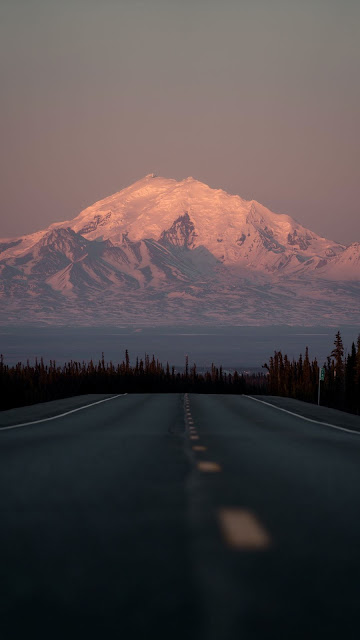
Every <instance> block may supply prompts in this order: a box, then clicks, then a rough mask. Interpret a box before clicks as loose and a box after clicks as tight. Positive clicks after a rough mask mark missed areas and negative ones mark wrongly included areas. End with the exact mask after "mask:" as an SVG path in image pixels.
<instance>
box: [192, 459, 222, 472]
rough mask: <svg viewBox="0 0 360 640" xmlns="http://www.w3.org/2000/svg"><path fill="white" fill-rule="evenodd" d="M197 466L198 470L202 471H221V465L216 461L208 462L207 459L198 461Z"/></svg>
mask: <svg viewBox="0 0 360 640" xmlns="http://www.w3.org/2000/svg"><path fill="white" fill-rule="evenodd" d="M197 468H198V469H199V471H203V472H204V473H218V472H219V471H221V467H220V465H219V464H218V463H217V462H210V461H207V460H203V461H201V462H198V463H197Z"/></svg>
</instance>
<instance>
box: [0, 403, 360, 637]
mask: <svg viewBox="0 0 360 640" xmlns="http://www.w3.org/2000/svg"><path fill="white" fill-rule="evenodd" d="M259 399H260V398H258V399H257V400H254V399H252V398H248V397H245V396H223V395H192V394H190V395H189V396H187V395H185V396H184V395H181V394H168V395H166V394H163V395H160V394H148V395H121V396H118V397H110V396H96V397H92V396H86V397H82V398H78V399H69V400H67V401H58V402H57V403H49V404H47V405H38V406H37V407H30V408H26V409H24V408H23V409H17V410H12V411H8V412H3V414H2V417H0V427H1V430H0V574H1V594H0V595H1V598H0V629H1V631H0V635H1V638H2V639H4V640H5V639H6V640H7V639H8V638H25V637H26V638H27V637H36V638H45V637H46V638H65V637H66V638H87V637H89V636H97V637H99V638H124V639H126V640H127V639H138V638H141V639H142V638H144V639H145V638H146V639H150V638H157V639H162V638H169V639H171V640H172V639H178V638H179V639H180V638H188V639H190V640H192V639H195V638H196V639H197V640H203V639H204V640H205V639H206V640H208V639H210V640H237V639H238V638H239V639H240V638H241V639H242V640H252V639H255V638H256V639H265V638H266V639H268V638H276V639H279V638H284V639H286V640H297V639H300V638H301V639H304V638H306V639H308V638H311V639H312V638H317V639H319V638H337V639H339V638H341V639H344V638H345V639H349V638H354V639H355V638H356V639H357V638H359V637H360V419H359V418H357V417H353V416H345V415H344V414H340V413H339V412H336V411H330V410H323V409H321V408H317V407H309V405H304V404H303V403H296V402H295V401H289V400H287V401H284V402H285V404H284V403H283V404H282V405H281V400H277V403H278V404H279V405H280V407H281V406H282V407H283V408H284V407H285V408H286V411H290V412H292V413H296V412H300V413H302V414H303V416H306V415H308V416H309V417H310V418H311V420H313V422H310V421H308V420H304V419H302V418H301V417H297V416H296V415H292V413H288V412H284V411H281V410H279V408H276V407H274V406H269V405H267V404H263V403H262V402H258V400H259ZM263 400H265V401H266V402H268V401H269V399H267V398H263ZM274 401H275V400H274ZM95 402H96V403H97V404H93V403H95ZM270 402H271V400H270ZM89 404H91V405H92V406H88V407H87V408H82V407H84V406H85V405H89ZM74 409H80V410H74ZM59 414H65V415H62V416H61V417H56V419H50V420H49V419H48V418H49V417H50V418H51V417H54V415H57V416H59ZM317 420H320V421H323V422H327V423H328V426H323V425H320V424H318V423H317V422H316V421H317ZM24 422H25V423H26V422H32V424H27V425H25V426H21V427H16V425H17V424H23V423H24ZM330 425H334V426H337V425H338V426H342V427H343V428H346V429H347V431H342V430H338V429H335V428H333V427H332V426H330ZM9 426H12V427H13V428H11V429H9V428H7V427H9ZM4 427H5V428H4ZM353 431H354V432H353Z"/></svg>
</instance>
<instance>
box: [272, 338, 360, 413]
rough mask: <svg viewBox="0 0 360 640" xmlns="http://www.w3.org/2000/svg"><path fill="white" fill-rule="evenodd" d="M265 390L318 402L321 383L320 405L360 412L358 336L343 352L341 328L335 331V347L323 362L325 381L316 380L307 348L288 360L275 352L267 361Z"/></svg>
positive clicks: (317, 369)
mask: <svg viewBox="0 0 360 640" xmlns="http://www.w3.org/2000/svg"><path fill="white" fill-rule="evenodd" d="M263 366H264V367H265V368H266V369H267V371H268V393H269V394H271V395H279V396H287V397H289V398H297V399H298V400H305V401H306V402H313V403H316V402H317V401H318V389H319V384H320V385H321V404H322V405H325V406H327V407H333V408H335V409H341V410H342V411H348V412H350V413H356V414H360V335H359V337H358V339H357V342H356V344H355V342H353V343H352V346H351V350H350V352H349V354H348V355H345V349H344V344H343V340H342V337H341V333H340V331H338V332H337V333H336V336H335V340H334V348H333V350H332V352H331V354H330V355H329V356H328V357H327V359H326V362H325V363H324V364H323V368H324V380H323V381H322V382H319V377H320V367H319V364H318V362H317V360H316V358H315V359H314V360H310V358H309V350H308V348H306V350H305V356H304V358H303V357H302V355H300V357H299V359H298V360H295V359H293V360H292V361H290V360H289V358H288V357H287V355H284V356H283V355H282V352H281V351H275V353H274V356H273V357H271V358H270V359H269V362H268V363H265V364H264V365H263Z"/></svg>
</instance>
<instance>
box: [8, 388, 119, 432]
mask: <svg viewBox="0 0 360 640" xmlns="http://www.w3.org/2000/svg"><path fill="white" fill-rule="evenodd" d="M122 396H127V393H119V394H118V395H117V396H111V398H105V400H98V401H97V402H92V403H91V404H85V405H84V406H83V407H78V408H77V409H71V411H66V412H65V413H59V414H58V415H56V416H51V417H50V418H42V419H41V420H33V421H32V422H21V423H20V424H11V425H9V426H8V427H0V431H9V430H10V429H18V428H19V427H27V426H28V425H30V424H39V423H40V422H49V420H57V419H58V418H63V417H64V416H68V415H69V414H70V413H75V412H76V411H82V409H87V408H88V407H94V406H95V405H96V404H101V403H102V402H108V401H109V400H115V399H116V398H121V397H122ZM19 408H20V407H19Z"/></svg>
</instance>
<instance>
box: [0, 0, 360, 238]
mask: <svg viewBox="0 0 360 640" xmlns="http://www.w3.org/2000/svg"><path fill="white" fill-rule="evenodd" d="M0 25H1V26H0V81H1V98H0V100H1V127H2V131H1V145H0V154H1V166H0V171H1V174H0V175H1V178H0V179H1V189H0V206H1V224H0V236H10V235H16V234H22V233H25V232H30V231H34V230H37V229H39V228H42V227H45V226H47V225H48V224H49V223H51V222H54V221H60V220H64V219H69V218H72V217H74V216H75V215H77V213H79V211H80V210H81V209H83V208H84V207H85V206H87V205H89V204H92V203H93V202H95V201H96V200H99V199H101V198H103V197H105V196H107V195H110V194H111V193H114V192H115V191H118V190H120V189H122V188H123V187H125V186H127V185H128V184H130V183H132V182H134V181H135V180H137V179H139V178H141V177H143V176H144V175H145V174H147V173H150V172H155V173H158V174H159V175H163V176H165V177H169V178H176V179H182V178H185V177H187V176H189V175H191V176H193V177H195V178H197V179H198V180H201V181H203V182H206V183H207V184H209V185H210V186H213V187H221V188H223V189H225V190H227V191H229V192H231V193H238V194H240V195H241V196H242V197H244V198H247V199H252V198H254V199H256V200H258V201H260V202H261V203H263V204H265V205H267V206H268V207H270V208H271V209H272V210H274V211H277V212H280V213H288V214H290V215H292V216H293V217H295V218H296V219H297V220H298V221H299V222H301V223H302V224H304V225H305V226H309V227H310V228H312V229H313V230H314V231H316V232H317V233H320V234H322V235H325V236H327V237H329V238H331V239H334V240H338V241H341V242H344V243H350V242H353V241H360V206H359V202H360V186H359V185H360V171H359V168H360V157H359V155H360V154H359V150H360V139H359V138H360V135H359V131H360V124H359V114H360V82H359V69H360V45H359V42H360V28H359V25H360V2H359V0H336V1H334V0H222V1H221V2H220V0H214V1H213V0H181V1H180V0H102V1H101V2H99V1H98V0H61V2H60V1H59V0H56V1H53V0H1V4H0Z"/></svg>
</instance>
